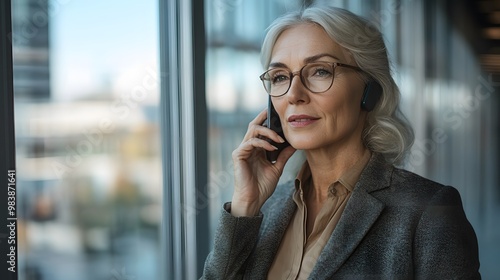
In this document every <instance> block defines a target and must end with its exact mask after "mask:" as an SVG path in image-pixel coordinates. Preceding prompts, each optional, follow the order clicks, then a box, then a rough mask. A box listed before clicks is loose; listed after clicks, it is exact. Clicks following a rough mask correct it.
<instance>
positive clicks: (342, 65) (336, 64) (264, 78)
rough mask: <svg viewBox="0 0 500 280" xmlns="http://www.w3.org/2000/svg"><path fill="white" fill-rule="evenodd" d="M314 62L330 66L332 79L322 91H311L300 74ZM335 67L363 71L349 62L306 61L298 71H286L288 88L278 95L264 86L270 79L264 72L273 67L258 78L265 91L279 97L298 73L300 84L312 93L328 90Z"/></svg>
mask: <svg viewBox="0 0 500 280" xmlns="http://www.w3.org/2000/svg"><path fill="white" fill-rule="evenodd" d="M316 63H325V64H329V65H330V66H331V67H332V81H331V83H330V85H329V86H328V88H327V89H325V90H323V91H313V90H311V89H310V88H309V87H308V86H307V83H306V82H305V81H304V76H303V75H302V70H304V68H305V67H306V66H308V65H310V64H316ZM337 67H346V68H350V69H354V70H356V71H361V72H364V71H363V70H362V69H361V68H359V67H357V66H353V65H349V64H344V63H340V62H325V61H318V62H313V63H307V64H306V65H304V66H302V68H300V70H298V71H295V72H291V71H289V70H287V71H288V74H289V78H290V80H289V81H290V82H289V83H288V88H287V89H286V91H285V92H284V93H283V94H280V95H272V94H271V89H267V87H266V81H270V79H266V77H265V76H266V74H267V73H268V72H269V71H273V70H275V69H274V68H273V69H269V70H267V71H266V72H264V73H262V74H261V75H260V76H259V78H260V80H261V81H262V85H263V86H264V89H265V90H266V92H267V93H268V94H269V95H270V96H272V97H280V96H283V95H285V94H287V92H288V91H289V90H290V87H291V86H292V80H293V77H294V76H296V75H298V76H299V77H300V81H301V82H302V84H303V85H304V87H305V88H307V89H308V90H309V91H311V92H312V93H323V92H325V91H327V90H329V89H330V88H331V87H332V85H333V81H334V80H335V70H336V68H337Z"/></svg>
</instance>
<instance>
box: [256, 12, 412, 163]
mask: <svg viewBox="0 0 500 280" xmlns="http://www.w3.org/2000/svg"><path fill="white" fill-rule="evenodd" d="M303 23H314V24H317V25H319V26H321V27H322V28H323V29H324V30H325V31H326V33H327V34H328V35H329V36H330V38H331V39H332V40H334V41H335V42H336V43H337V44H339V45H340V46H342V47H343V48H344V49H345V50H346V51H347V52H349V53H350V54H351V56H352V57H353V59H354V61H355V62H356V64H357V65H358V67H360V68H361V69H362V70H363V72H364V73H365V75H366V77H365V78H366V79H371V80H375V81H377V82H378V83H379V84H380V85H381V86H382V89H383V93H382V96H381V97H380V99H379V101H378V103H377V105H376V106H375V108H374V109H373V110H372V111H370V112H369V113H368V114H367V118H366V123H365V126H364V129H363V143H364V144H365V145H366V147H367V148H368V149H370V150H371V151H372V152H375V153H380V154H382V155H383V156H384V157H385V159H386V160H387V161H389V162H391V163H394V164H402V163H403V161H404V159H405V157H406V155H407V153H408V152H409V150H410V148H411V146H412V144H413V141H414V133H413V129H412V127H411V126H410V124H409V123H408V121H407V119H406V118H405V116H404V115H403V114H402V112H401V111H400V110H399V100H400V92H399V88H398V86H397V85H396V83H395V82H394V79H393V78H392V75H391V70H390V64H389V59H388V55H387V50H386V47H385V43H384V39H383V37H382V34H381V33H380V31H379V30H378V28H377V27H375V26H374V25H373V24H372V23H370V22H369V21H368V20H366V19H364V18H362V17H360V16H358V15H355V14H353V13H352V12H350V11H347V10H345V9H341V8H337V7H330V6H313V7H309V8H306V9H303V10H301V11H297V12H292V13H289V14H286V15H284V16H282V17H280V18H278V19H276V20H275V21H274V22H273V23H272V24H271V25H270V26H269V28H268V32H267V35H266V37H265V39H264V42H263V43H262V49H261V63H262V65H263V66H264V69H267V68H268V66H269V63H270V60H271V53H272V50H273V47H274V44H275V43H276V40H277V39H278V37H279V35H280V34H281V33H282V32H283V31H285V30H286V29H289V28H291V27H293V26H296V25H299V24H303Z"/></svg>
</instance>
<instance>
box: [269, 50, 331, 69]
mask: <svg viewBox="0 0 500 280" xmlns="http://www.w3.org/2000/svg"><path fill="white" fill-rule="evenodd" d="M325 56H329V57H331V58H333V59H335V60H338V61H340V59H339V58H338V57H336V56H334V55H333V54H329V53H320V54H316V55H313V56H310V57H306V58H304V64H307V63H311V62H315V61H318V60H319V59H320V58H322V57H325ZM268 67H269V68H288V66H287V65H286V64H285V63H283V62H271V63H269V66H268Z"/></svg>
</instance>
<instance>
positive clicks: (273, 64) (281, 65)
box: [268, 62, 288, 68]
mask: <svg viewBox="0 0 500 280" xmlns="http://www.w3.org/2000/svg"><path fill="white" fill-rule="evenodd" d="M268 68H288V66H287V65H286V64H285V63H282V62H271V63H269V66H268Z"/></svg>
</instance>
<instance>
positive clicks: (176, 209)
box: [160, 0, 208, 279]
mask: <svg viewBox="0 0 500 280" xmlns="http://www.w3.org/2000/svg"><path fill="white" fill-rule="evenodd" d="M195 15H196V16H195ZM200 15H201V16H200ZM200 21H201V23H200ZM203 21H204V17H203V1H168V0H160V71H161V73H162V75H161V81H162V83H161V111H162V139H163V141H162V145H163V173H164V178H165V180H164V196H163V226H162V232H161V235H162V253H163V254H164V260H165V266H164V268H163V271H162V273H163V276H164V279H196V278H198V277H199V276H200V274H201V268H202V263H201V264H200V262H202V260H201V259H200V256H203V258H204V257H205V256H206V253H207V252H206V251H208V244H207V243H208V240H206V234H204V233H203V232H206V231H207V228H208V221H207V219H208V218H207V217H208V214H207V211H206V210H207V209H200V207H198V206H197V205H196V201H197V199H196V198H197V197H198V196H199V194H200V193H203V194H205V193H206V182H207V179H206V178H207V171H206V170H207V167H206V166H207V156H206V154H207V144H206V141H207V136H206V135H207V133H206V131H207V117H206V102H205V85H204V72H205V67H204V59H205V58H204V57H205V55H204V52H205V49H204V48H205V47H204V45H205V43H204V23H203ZM195 81H196V83H195ZM204 235H205V237H204ZM205 247H206V248H205ZM198 248H200V249H198ZM195 268H196V269H195Z"/></svg>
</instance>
